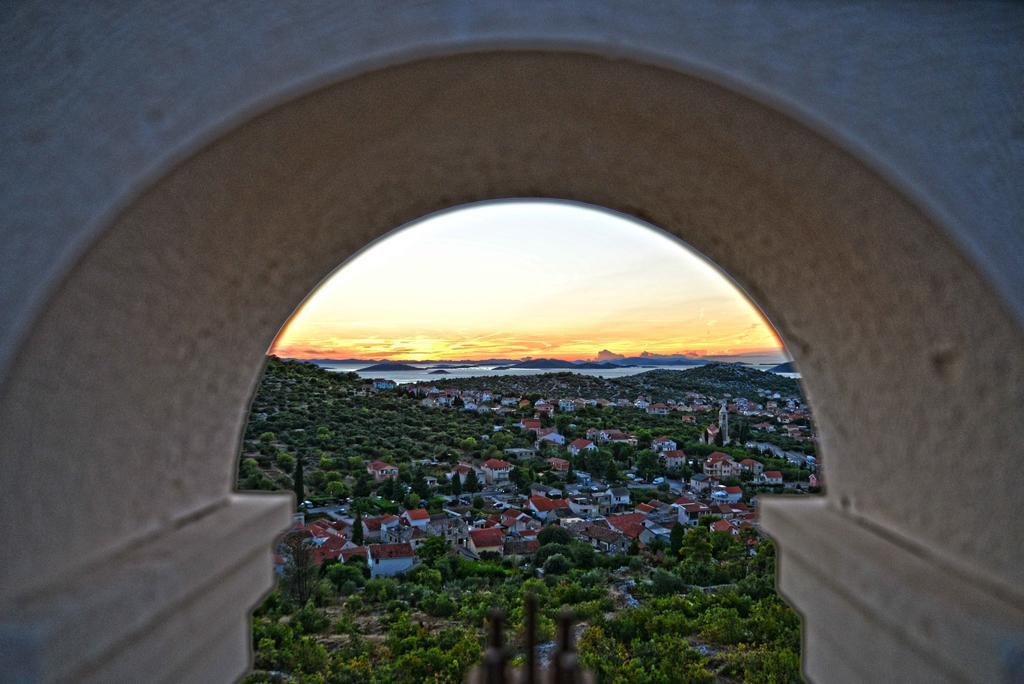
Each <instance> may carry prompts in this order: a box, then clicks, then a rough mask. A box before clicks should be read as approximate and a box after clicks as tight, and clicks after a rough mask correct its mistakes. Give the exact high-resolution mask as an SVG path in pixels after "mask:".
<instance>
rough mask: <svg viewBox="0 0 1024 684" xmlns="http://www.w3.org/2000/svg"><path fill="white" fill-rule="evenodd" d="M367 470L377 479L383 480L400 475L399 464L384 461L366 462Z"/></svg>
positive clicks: (378, 480)
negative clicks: (394, 464)
mask: <svg viewBox="0 0 1024 684" xmlns="http://www.w3.org/2000/svg"><path fill="white" fill-rule="evenodd" d="M366 472H367V473H369V474H370V475H372V476H373V479H374V480H375V481H377V482H382V481H384V480H391V479H394V478H396V477H398V466H393V465H391V464H390V463H385V462H384V461H372V462H370V463H367V464H366Z"/></svg>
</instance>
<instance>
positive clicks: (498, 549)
mask: <svg viewBox="0 0 1024 684" xmlns="http://www.w3.org/2000/svg"><path fill="white" fill-rule="evenodd" d="M466 548H468V549H469V552H470V553H472V554H473V555H474V556H476V557H477V558H479V557H480V555H481V554H483V553H496V554H498V555H499V556H501V555H504V553H505V534H504V533H503V532H502V531H501V528H499V527H485V528H482V529H476V530H470V531H469V544H468V545H467V547H466Z"/></svg>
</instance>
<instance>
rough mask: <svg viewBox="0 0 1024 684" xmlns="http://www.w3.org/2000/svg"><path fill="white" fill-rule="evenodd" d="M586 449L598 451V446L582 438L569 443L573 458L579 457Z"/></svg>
mask: <svg viewBox="0 0 1024 684" xmlns="http://www.w3.org/2000/svg"><path fill="white" fill-rule="evenodd" d="M588 432H589V430H588ZM584 449H586V450H587V451H596V450H597V445H595V444H594V443H593V442H591V441H590V440H589V439H583V438H582V437H581V438H579V439H574V440H572V441H571V442H569V447H568V450H569V453H570V454H572V455H573V456H576V455H578V454H579V453H580V452H581V451H583V450H584Z"/></svg>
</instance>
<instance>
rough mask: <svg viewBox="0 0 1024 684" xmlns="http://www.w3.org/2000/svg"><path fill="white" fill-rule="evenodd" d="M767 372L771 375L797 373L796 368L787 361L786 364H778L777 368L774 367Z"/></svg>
mask: <svg viewBox="0 0 1024 684" xmlns="http://www.w3.org/2000/svg"><path fill="white" fill-rule="evenodd" d="M768 370H770V371H771V372H772V373H796V372H798V371H797V369H796V366H794V365H793V362H792V361H787V362H786V363H780V364H779V365H778V366H775V367H774V368H769V369H768Z"/></svg>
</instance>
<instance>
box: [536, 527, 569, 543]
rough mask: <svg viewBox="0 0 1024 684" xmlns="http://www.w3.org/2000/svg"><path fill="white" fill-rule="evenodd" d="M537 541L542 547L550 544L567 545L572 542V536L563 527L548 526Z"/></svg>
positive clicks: (538, 536)
mask: <svg viewBox="0 0 1024 684" xmlns="http://www.w3.org/2000/svg"><path fill="white" fill-rule="evenodd" d="M537 541H539V542H540V545H541V546H547V545H548V544H566V545H567V544H569V542H571V541H572V535H571V534H569V531H568V530H566V529H565V528H563V527H562V526H561V525H548V526H547V527H545V528H544V529H543V530H541V531H540V534H538V535H537Z"/></svg>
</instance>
